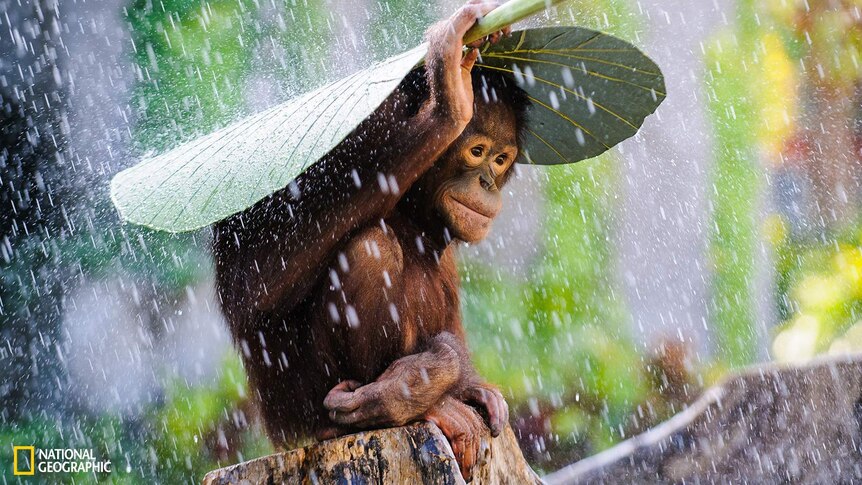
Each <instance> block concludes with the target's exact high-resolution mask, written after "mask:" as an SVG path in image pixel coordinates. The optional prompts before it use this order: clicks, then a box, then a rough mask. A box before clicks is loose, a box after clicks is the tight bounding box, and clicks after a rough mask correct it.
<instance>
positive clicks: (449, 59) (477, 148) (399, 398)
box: [214, 1, 529, 477]
mask: <svg viewBox="0 0 862 485" xmlns="http://www.w3.org/2000/svg"><path fill="white" fill-rule="evenodd" d="M496 6H497V4H496V3H480V2H476V1H471V2H470V3H468V4H467V5H465V6H464V7H462V8H461V9H460V10H459V11H458V12H457V13H456V14H455V15H453V16H452V17H451V18H450V19H449V20H446V21H444V22H440V23H438V24H436V25H435V26H433V27H432V28H431V29H429V31H428V33H427V40H428V41H429V43H430V48H429V50H428V55H427V62H426V67H425V68H418V69H416V70H415V71H414V72H413V73H411V74H410V75H409V76H408V77H407V78H406V79H405V80H404V81H403V82H402V83H401V85H400V86H399V88H398V89H397V90H396V91H395V92H394V93H393V94H392V95H391V96H390V97H389V98H388V99H387V100H386V101H385V102H384V104H383V105H382V106H381V107H380V108H379V109H378V110H377V111H376V112H375V113H374V114H373V115H372V116H371V117H369V119H367V120H365V121H364V122H363V123H362V124H361V125H360V126H359V127H358V128H357V129H356V130H355V131H354V132H353V133H352V134H351V135H350V136H349V137H348V138H347V139H345V140H344V141H343V142H342V143H341V144H339V145H338V147H336V148H335V149H334V150H333V151H332V152H331V153H329V154H328V155H327V156H326V157H325V158H324V159H323V160H321V161H320V162H319V163H317V164H315V165H314V166H313V167H312V168H310V169H309V170H308V171H307V172H305V173H304V174H303V175H301V176H300V177H299V178H298V179H297V180H296V182H295V183H294V184H291V186H290V187H288V188H287V189H285V190H282V191H280V192H278V193H276V194H274V195H273V196H271V197H269V198H268V199H266V200H264V201H262V202H261V203H258V204H257V205H255V206H254V207H252V208H251V209H249V210H247V211H245V212H243V213H241V214H238V215H236V216H233V217H231V218H230V219H228V220H226V221H223V222H221V223H219V224H218V226H217V227H216V230H215V239H214V253H215V257H216V269H217V284H218V292H219V296H220V298H221V303H222V307H223V309H224V312H225V315H226V318H227V320H228V322H229V325H230V328H231V331H232V333H233V335H234V337H235V339H236V341H237V342H238V344H239V345H240V347H241V350H242V353H243V359H244V362H245V366H246V369H247V372H248V375H249V379H250V384H251V387H252V389H253V390H254V392H255V393H256V397H257V398H258V400H259V402H260V407H261V411H262V414H263V416H264V420H265V423H266V427H267V432H268V434H269V436H270V438H271V439H272V440H273V442H274V443H275V444H276V445H279V446H285V445H289V444H294V443H296V442H297V441H299V440H301V439H302V438H303V437H307V436H316V437H317V438H320V439H325V438H329V437H333V436H337V435H339V434H343V433H347V432H352V431H356V430H361V429H367V428H373V427H383V426H396V425H402V424H405V423H408V422H411V421H416V420H427V421H431V422H433V423H435V424H437V425H438V426H439V427H440V429H441V430H442V431H443V433H444V434H445V435H446V437H447V438H448V440H449V442H450V443H451V445H452V448H453V451H454V452H455V455H456V458H457V459H458V462H459V464H460V466H461V470H462V473H463V474H464V475H465V477H466V476H469V474H470V470H471V468H472V466H473V465H474V464H475V462H476V459H477V454H478V450H479V436H480V432H481V430H482V427H483V426H484V425H485V424H484V423H483V419H482V417H481V416H480V414H479V413H478V412H477V409H478V410H479V412H481V413H482V415H484V418H485V422H487V424H488V426H489V428H490V430H491V433H492V435H494V436H496V435H498V434H499V433H500V432H501V430H502V429H503V427H504V426H505V424H506V421H507V419H508V407H507V405H506V402H505V400H504V399H503V397H502V395H501V394H500V392H499V391H497V389H495V388H494V387H492V386H490V385H488V384H486V383H485V382H484V381H483V380H482V379H481V378H480V377H479V376H478V375H477V373H476V371H475V370H474V369H473V366H472V364H471V362H470V357H469V353H468V351H467V348H466V343H465V339H464V330H463V327H462V324H461V314H460V308H459V295H458V291H459V278H458V272H457V270H456V267H455V257H454V250H455V242H456V241H464V242H475V241H479V240H481V239H483V238H484V237H485V236H486V234H487V233H488V230H489V229H490V227H491V223H492V221H493V219H494V217H495V216H496V215H497V213H498V212H499V211H500V207H501V204H502V198H501V192H500V190H501V188H502V186H503V184H505V183H506V180H507V178H508V177H509V174H510V172H511V167H512V164H513V163H514V162H515V158H516V157H517V155H518V148H519V146H520V130H521V129H522V128H523V127H524V123H525V113H526V110H527V106H528V104H529V103H528V101H527V97H526V94H525V93H524V92H523V91H521V90H520V89H519V88H517V87H516V86H515V85H514V82H513V81H512V80H510V79H509V78H506V77H502V76H500V75H498V74H496V73H491V72H482V71H480V70H478V69H473V65H474V63H475V61H476V59H477V55H478V53H477V50H476V49H475V48H470V50H468V51H467V53H466V54H464V53H463V48H462V42H461V39H462V38H463V36H464V34H465V32H466V31H467V30H468V29H469V28H470V27H471V26H472V25H473V24H474V23H475V21H476V19H478V18H480V17H481V16H483V15H484V14H485V13H487V12H489V11H490V10H492V9H493V8H495V7H496ZM507 31H508V28H507V29H506V31H504V32H498V33H496V34H494V35H492V36H491V39H490V40H491V41H492V42H496V40H497V39H498V38H499V36H500V35H502V34H503V33H507ZM474 406H475V407H476V408H474Z"/></svg>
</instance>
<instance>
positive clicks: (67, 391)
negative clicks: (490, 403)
mask: <svg viewBox="0 0 862 485" xmlns="http://www.w3.org/2000/svg"><path fill="white" fill-rule="evenodd" d="M458 5H459V3H458V2H457V1H454V0H440V1H431V2H427V1H419V0H389V1H386V0H351V1H347V0H328V1H319V0H265V1H258V0H209V1H202V0H157V1H156V0H101V1H98V2H86V1H82V0H20V1H19V0H0V11H2V13H3V15H0V52H2V59H0V95H2V114H0V119H2V137H3V138H2V140H3V141H2V146H0V150H2V151H0V457H2V459H0V463H4V464H5V463H9V462H11V447H12V444H13V443H14V444H37V445H38V446H40V447H44V448H50V447H79V448H93V449H95V450H96V451H97V453H98V454H100V455H101V456H104V457H109V458H110V459H111V460H112V461H113V464H114V466H113V473H112V474H110V475H98V476H97V475H89V476H87V475H81V476H75V477H66V478H69V479H70V480H74V481H76V482H91V481H96V480H108V481H112V482H118V483H123V482H129V483H196V482H198V481H199V480H200V478H201V477H202V476H203V474H204V473H205V472H206V471H208V470H210V469H213V468H216V467H219V466H224V465H227V464H231V463H235V462H237V461H239V460H244V459H248V458H252V457H256V456H260V455H262V454H265V453H268V452H270V451H271V449H270V447H269V445H268V443H267V441H266V439H265V438H264V437H263V435H262V433H261V431H260V426H259V423H258V418H257V414H256V412H255V410H254V406H253V402H252V401H251V400H250V398H249V395H248V394H247V388H246V384H245V377H244V374H243V370H242V366H241V364H240V362H239V359H238V358H237V356H236V354H235V351H234V350H233V348H232V346H231V342H230V339H229V336H228V335H227V332H226V330H225V328H224V324H223V322H222V319H221V317H220V315H219V311H218V305H217V303H216V302H215V300H214V291H213V282H212V276H213V275H212V264H211V261H210V258H209V255H208V252H207V251H208V241H209V234H208V232H207V231H201V232H198V233H194V234H188V235H182V236H172V235H166V234H159V233H153V232H149V231H146V230H143V229H140V228H136V227H131V226H128V225H123V224H121V223H120V221H119V219H118V216H117V214H116V213H115V211H114V209H113V207H112V205H111V202H110V200H109V197H108V192H107V184H108V181H109V180H110V177H111V176H112V175H113V174H115V173H116V172H117V171H119V170H121V169H123V168H125V167H128V166H130V165H133V164H134V163H135V162H136V161H137V160H138V159H139V158H140V156H141V155H142V154H143V153H146V152H149V151H159V150H164V149H165V148H167V147H170V146H173V145H175V144H177V143H178V142H179V141H181V140H186V139H189V138H191V137H194V136H195V135H198V134H203V133H206V132H207V131H209V130H211V129H213V128H214V127H217V126H222V125H224V124H226V123H227V122H229V121H231V120H234V119H237V118H239V117H241V116H243V115H244V114H248V113H252V112H255V111H258V110H261V109H263V108H265V107H268V106H271V105H273V104H276V103H278V102H281V101H284V100H286V99H288V98H290V97H291V96H294V95H296V94H298V93H302V92H303V91H306V90H308V89H310V88H312V87H315V86H317V85H320V84H322V83H324V82H326V81H328V80H334V79H337V78H338V77H341V76H343V75H344V74H346V73H349V72H351V71H352V70H355V69H358V68H361V67H363V66H365V65H367V64H368V63H369V62H372V61H373V60H376V59H382V58H384V57H386V56H388V55H391V54H395V53H398V52H400V51H401V50H403V49H405V48H407V47H411V46H413V45H414V44H416V43H418V42H419V41H420V40H421V38H422V34H423V31H424V29H425V28H426V27H427V26H428V25H430V24H431V23H432V22H434V21H435V20H436V19H438V18H441V17H444V16H448V15H449V13H450V12H452V11H453V10H454V9H455V8H456V7H457V6H458ZM530 23H531V24H533V25H541V24H578V25H582V26H586V27H591V28H596V29H599V30H603V31H606V32H609V33H612V34H615V35H617V36H620V37H622V38H624V39H626V40H629V41H630V42H633V43H634V44H635V45H638V46H640V47H641V48H642V49H643V50H644V51H645V52H646V53H647V54H649V55H650V56H651V57H653V58H654V59H655V60H656V61H657V63H658V64H659V66H661V68H662V69H663V71H664V73H665V76H666V81H667V86H668V98H667V100H666V101H665V103H664V104H663V105H662V106H661V107H660V108H659V109H658V111H657V112H656V114H655V115H653V116H651V117H649V118H648V119H647V120H646V123H645V125H644V128H643V130H642V131H641V132H640V133H639V134H638V135H637V136H636V137H634V138H633V139H631V140H628V141H626V142H624V143H623V144H621V145H620V146H619V147H617V148H616V149H614V150H612V151H611V152H609V153H608V154H606V155H603V156H601V157H599V158H597V159H593V160H589V161H584V162H581V163H578V164H576V165H573V166H567V167H529V166H522V167H519V171H518V174H517V176H516V178H515V180H514V181H513V182H512V183H511V184H509V185H508V186H507V192H509V194H508V199H507V207H506V210H505V214H504V215H503V216H502V218H501V220H499V221H498V222H497V224H496V227H495V229H494V231H493V232H492V235H491V237H490V238H489V239H488V240H487V241H485V242H483V243H482V244H480V245H477V246H475V247H469V248H462V249H461V251H460V259H461V263H462V268H463V269H464V271H463V273H462V279H463V305H464V312H465V318H464V321H465V323H466V326H467V329H468V333H469V339H470V345H471V349H472V352H473V355H474V358H475V360H476V362H477V365H478V366H479V367H480V370H481V372H482V373H483V374H484V375H485V376H486V377H487V378H488V379H489V380H490V381H492V382H494V383H497V384H498V385H499V386H500V387H501V389H502V390H503V392H504V394H505V395H506V397H507V399H508V400H509V402H510V405H511V408H512V425H513V426H514V427H515V428H516V429H517V431H518V435H519V436H520V439H521V445H522V448H523V449H524V451H525V454H526V455H527V456H528V458H529V460H530V462H531V463H532V464H533V465H534V467H535V468H536V469H538V470H542V471H550V470H553V469H556V468H558V467H560V466H561V465H563V464H566V463H570V462H572V461H575V460H577V459H579V458H582V457H584V456H586V455H589V454H592V453H595V452H596V451H599V450H601V449H604V448H606V447H608V446H611V445H612V444H614V443H616V442H619V441H621V440H624V439H626V438H628V437H630V436H632V435H633V434H636V433H638V432H640V431H642V430H644V429H646V428H647V427H649V426H651V425H653V424H655V423H657V422H659V421H661V420H664V419H666V418H667V417H668V416H670V415H671V414H673V413H674V412H676V411H678V410H680V409H682V408H683V407H684V406H685V405H686V403H688V402H690V401H691V400H693V399H695V398H696V396H697V395H698V393H699V392H700V391H701V390H702V389H703V388H704V387H705V386H708V385H710V384H712V383H714V382H716V381H717V380H718V379H720V378H721V377H722V376H723V375H725V374H726V373H727V372H730V371H732V370H733V369H735V368H739V367H742V366H745V365H748V364H751V363H755V362H761V361H770V360H776V361H781V362H790V361H793V362H802V361H805V360H808V359H811V358H813V357H814V356H816V355H818V354H824V353H842V352H852V351H854V350H857V349H860V348H862V217H860V214H862V108H860V106H862V104H860V101H862V68H860V48H862V1H860V0H762V1H757V2H755V1H753V0H735V1H734V0H698V1H692V0H662V1H658V0H639V1H638V0H572V1H570V2H569V3H567V4H565V5H564V6H563V7H560V8H558V9H557V10H556V11H555V12H554V13H553V14H550V15H548V16H544V17H542V18H540V19H535V20H533V21H531V22H530ZM7 458H8V460H7ZM0 468H2V473H3V475H2V476H3V480H2V483H4V484H5V483H17V481H18V480H19V478H20V477H13V476H12V473H11V466H5V465H3V466H2V467H0Z"/></svg>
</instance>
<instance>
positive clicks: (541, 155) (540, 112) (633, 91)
mask: <svg viewBox="0 0 862 485" xmlns="http://www.w3.org/2000/svg"><path fill="white" fill-rule="evenodd" d="M477 64H478V65H481V66H483V67H484V68H486V69H489V70H492V71H498V72H504V73H508V74H510V75H512V76H513V77H514V78H515V79H516V81H517V83H518V85H519V86H520V87H522V88H523V89H525V90H526V91H527V94H528V95H529V97H530V101H531V102H532V107H531V109H530V112H529V122H528V129H527V136H526V139H525V141H526V145H525V147H524V153H523V155H524V157H525V158H526V161H527V162H529V163H535V164H539V165H555V164H560V163H572V162H577V161H580V160H584V159H587V158H592V157H595V156H596V155H599V154H600V153H602V152H604V151H605V150H607V149H608V148H610V147H612V146H614V145H616V144H617V143H619V142H621V141H623V140H625V139H626V138H628V137H630V136H632V135H634V134H635V133H636V132H637V131H638V128H640V126H641V124H643V121H644V118H646V117H647V116H648V115H649V114H651V113H652V112H653V111H655V109H656V108H657V107H658V105H659V104H660V103H661V102H662V101H663V100H664V97H665V86H664V77H663V76H662V74H661V71H660V70H659V68H658V66H657V65H656V64H655V63H654V62H653V61H652V60H651V59H650V58H649V57H647V56H645V55H644V54H643V53H641V52H640V51H639V50H638V49H636V48H635V47H634V46H632V45H631V44H628V43H627V42H624V41H622V40H620V39H617V38H615V37H611V36H609V35H606V34H603V33H601V32H596V31H593V30H588V29H582V28H572V27H555V28H545V29H531V30H524V31H521V32H516V33H515V34H514V35H513V36H512V37H510V38H506V39H504V40H502V41H500V42H499V43H498V44H497V45H494V46H490V47H488V48H486V49H485V51H484V52H483V53H482V58H481V61H480V62H478V63H477ZM520 161H522V162H523V161H525V160H520Z"/></svg>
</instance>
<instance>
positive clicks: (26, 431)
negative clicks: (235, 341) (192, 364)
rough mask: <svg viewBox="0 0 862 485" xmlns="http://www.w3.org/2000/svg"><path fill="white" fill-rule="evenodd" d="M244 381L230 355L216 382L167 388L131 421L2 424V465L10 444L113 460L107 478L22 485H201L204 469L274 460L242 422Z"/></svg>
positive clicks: (47, 479) (40, 478)
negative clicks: (98, 484) (85, 451)
mask: <svg viewBox="0 0 862 485" xmlns="http://www.w3.org/2000/svg"><path fill="white" fill-rule="evenodd" d="M245 379H246V378H245V374H244V372H243V370H242V366H241V365H240V362H239V358H238V357H237V356H236V355H234V354H230V355H229V357H228V359H226V360H225V362H224V365H223V367H222V369H221V372H220V375H219V377H218V379H216V380H214V381H213V382H211V383H209V384H203V385H197V386H190V385H189V384H188V383H185V382H182V381H178V380H177V381H173V382H171V383H170V384H169V385H168V390H167V393H166V396H165V399H164V403H162V404H158V403H154V404H151V405H150V406H149V407H148V408H147V410H146V411H145V412H144V413H143V414H142V416H140V417H137V418H135V419H133V420H129V419H126V418H124V417H120V416H113V415H103V416H98V417H97V416H89V415H86V414H84V415H79V416H72V417H69V418H67V419H66V420H64V421H61V422H59V423H58V422H56V421H53V420H48V419H44V418H43V419H38V420H32V421H28V422H23V423H13V424H9V425H0V446H2V449H0V458H2V462H3V463H4V464H8V463H11V462H12V460H11V458H12V457H11V455H12V453H11V452H12V445H13V444H14V445H18V446H21V445H26V446H30V445H32V446H36V447H37V448H42V449H48V448H86V449H92V450H93V453H94V455H95V456H96V457H97V458H98V459H108V460H111V473H110V474H98V475H97V476H94V475H92V474H91V475H86V474H71V475H70V474H60V475H53V474H39V473H37V474H36V475H35V476H33V477H27V478H26V483H56V480H57V479H62V480H63V481H64V482H65V481H70V482H71V481H74V482H75V483H89V482H94V481H99V482H103V483H118V484H121V483H200V480H201V478H203V476H204V474H205V473H206V472H208V471H210V470H213V469H215V468H218V467H222V466H226V465H228V464H233V463H236V462H237V461H242V460H243V459H245V458H246V457H257V456H262V455H266V454H269V453H272V448H271V446H270V445H269V443H268V442H267V440H266V438H265V437H264V436H263V434H262V432H261V430H259V429H258V428H256V427H253V426H249V425H248V424H247V423H246V421H245V420H246V418H245V416H244V414H243V409H244V408H247V407H248V406H247V400H246V396H245V387H246V380H245ZM3 473H4V476H5V482H8V483H18V477H14V476H12V469H11V466H4V467H3ZM5 482H4V483H5Z"/></svg>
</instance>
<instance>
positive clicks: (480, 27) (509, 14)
mask: <svg viewBox="0 0 862 485" xmlns="http://www.w3.org/2000/svg"><path fill="white" fill-rule="evenodd" d="M562 1H563V0H510V1H509V2H506V3H504V4H503V5H500V6H499V7H497V8H495V9H494V10H492V11H490V12H488V15H485V16H484V17H482V18H481V19H479V21H478V22H476V25H474V26H473V27H471V28H470V30H468V31H467V33H466V34H464V44H465V45H466V44H469V43H471V42H473V41H476V40H479V39H481V38H482V37H485V36H486V35H489V34H492V33H494V32H496V31H498V30H500V29H502V28H503V27H505V26H507V25H510V24H513V23H515V22H518V21H519V20H523V19H525V18H527V17H529V16H530V15H533V14H536V13H538V12H542V11H544V10H546V9H548V8H551V7H552V6H554V5H555V4H557V3H560V2H562Z"/></svg>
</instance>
